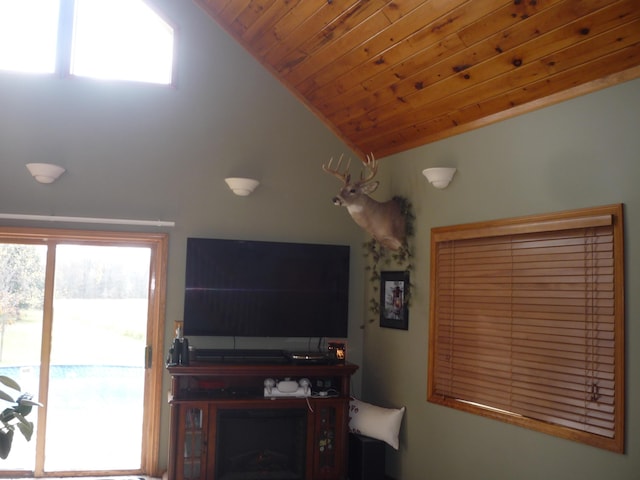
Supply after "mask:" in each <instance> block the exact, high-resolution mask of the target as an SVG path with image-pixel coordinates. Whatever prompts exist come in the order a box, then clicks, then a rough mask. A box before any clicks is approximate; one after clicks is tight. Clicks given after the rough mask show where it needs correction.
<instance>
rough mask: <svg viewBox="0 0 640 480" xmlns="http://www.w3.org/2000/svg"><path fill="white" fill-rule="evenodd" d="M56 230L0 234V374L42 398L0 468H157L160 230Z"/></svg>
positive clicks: (121, 470) (38, 471)
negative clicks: (27, 432) (40, 234)
mask: <svg viewBox="0 0 640 480" xmlns="http://www.w3.org/2000/svg"><path fill="white" fill-rule="evenodd" d="M58 235H59V236H60V238H54V239H51V238H47V239H46V242H45V243H46V244H45V245H37V244H33V243H20V240H21V241H23V242H24V241H26V242H31V241H32V239H31V238H29V237H27V238H24V237H23V238H22V239H21V238H20V237H19V236H14V238H13V239H12V241H11V242H9V241H7V240H8V239H2V237H1V235H0V242H4V243H0V302H2V303H0V305H2V307H0V308H1V310H0V312H1V313H0V327H1V328H2V329H1V330H0V333H1V334H2V338H1V339H2V344H1V346H2V351H1V353H2V357H1V358H0V374H2V375H7V376H9V377H12V378H14V379H15V380H16V381H18V383H19V384H20V386H21V387H22V390H23V391H25V390H27V391H30V392H32V393H34V397H36V398H37V399H38V400H39V401H40V402H42V403H43V404H44V407H42V408H39V409H37V411H35V410H34V411H33V412H32V413H31V414H30V415H29V416H28V420H31V421H35V422H36V431H35V434H34V438H33V439H32V441H31V442H26V441H25V440H24V439H23V438H22V436H21V435H19V434H16V435H15V436H14V442H13V446H12V449H11V452H10V454H9V457H8V458H7V460H5V461H3V462H2V463H0V468H1V469H2V470H0V476H1V475H2V474H3V473H4V472H5V471H15V472H21V473H24V472H25V471H26V472H31V471H32V472H33V473H34V475H36V476H44V475H50V474H52V473H55V474H64V473H69V474H73V475H76V474H79V473H91V474H97V473H99V474H107V473H147V474H152V473H156V472H154V469H155V465H154V464H153V463H154V461H153V460H154V459H155V460H156V462H155V463H157V453H155V450H157V442H156V441H154V439H153V438H148V436H149V435H148V434H149V432H151V433H153V432H155V433H156V436H157V432H158V429H159V427H158V422H159V419H158V418H157V417H158V416H159V406H158V405H159V403H158V402H159V398H160V395H159V394H160V390H159V384H160V382H161V380H160V375H161V364H162V360H161V358H160V352H161V350H162V345H161V342H162V335H158V334H157V332H158V330H163V328H162V324H163V322H162V321H161V320H162V315H161V312H160V308H159V307H160V305H161V303H162V302H161V300H160V297H163V296H164V295H163V293H162V295H160V297H159V293H160V292H159V291H158V285H159V284H158V280H159V279H161V281H162V284H164V279H163V278H160V277H162V276H163V271H164V264H165V261H164V259H163V257H164V256H165V255H166V246H165V245H166V239H165V237H163V236H161V237H158V238H156V237H153V236H152V237H151V238H150V239H147V240H145V239H144V238H140V237H135V236H134V237H132V236H130V234H122V237H120V236H119V235H117V234H102V235H97V236H96V237H95V238H85V237H84V236H81V237H80V238H77V237H76V238H74V237H73V234H71V235H70V234H68V233H65V234H62V233H61V231H58ZM91 236H92V235H89V237H91ZM158 240H159V241H160V242H159V243H158ZM11 278H12V279H14V280H13V282H11V281H9V279H11ZM154 344H155V346H156V348H155V350H156V351H157V352H158V358H157V361H156V362H155V363H156V365H155V366H153V365H152V364H150V360H151V358H152V356H151V355H150V349H151V348H152V347H153V346H154ZM154 371H155V374H154ZM158 372H160V373H159V374H158ZM149 407H151V408H149ZM16 433H17V432H16ZM154 449H155V450H154Z"/></svg>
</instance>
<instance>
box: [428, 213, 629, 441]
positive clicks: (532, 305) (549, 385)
mask: <svg viewBox="0 0 640 480" xmlns="http://www.w3.org/2000/svg"><path fill="white" fill-rule="evenodd" d="M580 232H583V234H584V236H585V237H583V240H582V241H583V243H584V245H582V244H580V243H579V242H580V241H581V238H579V235H580ZM596 235H597V237H596ZM538 237H541V238H543V240H540V239H539V238H538ZM584 238H589V240H586V239H584ZM623 239H624V232H623V205H622V204H615V205H608V206H602V207H593V208H586V209H579V210H571V211H567V212H559V213H551V214H542V215H532V216H525V217H518V218H512V219H504V220H494V221H487V222H480V223H473V224H464V225H457V226H449V227H437V228H433V229H432V230H431V272H430V273H431V276H430V297H431V305H430V312H429V317H430V318H429V360H428V361H429V365H428V379H427V400H428V401H429V402H432V403H436V404H439V405H444V406H448V407H451V408H455V409H458V410H462V411H465V412H469V413H474V414H478V415H482V416H485V417H489V418H493V419H497V420H501V421H504V422H507V423H510V424H514V425H519V426H522V427H526V428H530V429H532V430H536V431H540V432H544V433H547V434H551V435H555V436H558V437H561V438H565V439H569V440H573V441H578V442H582V443H585V444H588V445H592V446H595V447H599V448H603V449H606V450H610V451H614V452H618V453H623V452H624V395H625V390H624V357H625V353H624V342H625V340H624V324H625V312H624V306H625V304H624V245H623ZM550 241H552V242H556V241H560V242H563V243H569V242H571V243H572V244H573V246H571V247H567V248H570V249H571V250H572V252H573V253H572V254H571V255H569V254H567V253H561V251H558V250H557V247H553V248H547V249H546V251H545V253H547V252H548V251H549V250H553V256H550V257H547V259H549V260H551V262H546V261H545V262H544V263H543V262H542V260H543V258H542V256H541V255H540V256H538V253H537V252H539V250H536V251H535V253H533V252H534V250H532V249H530V250H528V252H529V251H530V252H532V253H531V254H529V253H527V255H528V256H527V263H526V265H524V264H523V263H520V262H523V261H522V260H519V259H518V258H517V255H518V254H519V252H518V251H517V248H519V246H520V245H524V243H523V242H525V243H526V246H527V247H529V246H531V247H533V246H534V242H535V243H536V245H535V246H538V245H541V244H544V245H545V246H549V245H550ZM456 242H458V243H456ZM527 242H528V243H527ZM592 242H603V244H604V245H605V246H604V248H603V249H606V250H607V251H606V252H605V253H601V252H600V246H599V245H597V246H596V247H595V249H598V253H597V254H594V253H593V251H594V247H593V243H592ZM484 243H491V244H492V246H490V247H489V248H490V249H492V252H493V253H491V254H489V253H487V252H488V251H487V250H486V247H485V246H484V245H483V246H479V245H480V244H484ZM497 243H501V244H504V245H506V246H504V247H500V248H504V250H505V251H508V253H504V254H503V253H496V250H494V249H495V248H498V247H494V246H493V244H497ZM587 245H591V246H587ZM580 248H582V249H583V251H584V252H585V253H584V254H581V253H580V252H578V251H577V250H578V249H580ZM455 249H457V250H455ZM461 249H462V250H461ZM589 249H590V250H589ZM451 252H454V253H451ZM455 252H458V257H455V255H456V253H455ZM463 252H464V255H470V256H471V257H473V258H472V259H462V255H463ZM450 253H451V254H450ZM494 255H505V257H504V258H505V259H504V260H501V259H496V257H494ZM581 255H583V258H581ZM602 257H605V258H604V259H603V258H602ZM521 258H522V257H521ZM573 258H575V259H576V261H575V262H574V261H573ZM529 260H533V261H532V262H529ZM570 260H571V261H570ZM477 262H482V265H480V266H478V263H477ZM554 262H555V263H554ZM480 269H483V270H482V271H480ZM534 269H536V270H535V271H534ZM523 272H524V273H523ZM523 275H525V276H526V277H525V279H523V277H522V276H523ZM533 275H536V277H534V276H533ZM461 280H462V281H461ZM472 282H473V283H472ZM523 284H525V286H522V285H523ZM596 288H598V290H596ZM571 289H574V291H573V293H572V292H571V291H570V290H571ZM579 289H583V290H579ZM600 289H607V290H606V291H605V290H600ZM496 290H499V292H498V293H495V292H496ZM576 292H577V293H576ZM603 292H604V293H603ZM494 296H495V297H496V298H497V299H494ZM528 296H535V298H534V299H533V300H531V299H530V298H529V297H528ZM498 297H499V298H498ZM523 297H527V298H523ZM575 297H579V298H577V299H576V298H575ZM605 297H606V298H605ZM541 302H542V303H544V304H541ZM523 305H524V306H523ZM498 310H499V311H498ZM567 332H570V333H567ZM556 342H560V343H556ZM573 342H575V343H576V345H577V346H576V347H575V348H576V350H577V351H576V352H575V353H568V352H569V348H565V345H570V344H571V343H573ZM525 349H526V352H525ZM552 349H553V350H555V351H554V352H550V351H551V350H552ZM523 352H525V353H523ZM603 352H604V353H603ZM463 357H467V358H466V360H464V359H463ZM603 372H604V373H603ZM594 378H595V380H594ZM580 382H581V383H580Z"/></svg>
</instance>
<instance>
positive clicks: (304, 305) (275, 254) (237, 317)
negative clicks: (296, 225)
mask: <svg viewBox="0 0 640 480" xmlns="http://www.w3.org/2000/svg"><path fill="white" fill-rule="evenodd" d="M348 303H349V247H348V246H345V245H318V244H306V243H284V242H262V241H248V240H224V239H205V238H188V239H187V266H186V288H185V302H184V319H183V320H184V334H185V335H187V336H189V335H191V336H194V335H195V336H243V337H338V338H345V337H346V336H347V328H348Z"/></svg>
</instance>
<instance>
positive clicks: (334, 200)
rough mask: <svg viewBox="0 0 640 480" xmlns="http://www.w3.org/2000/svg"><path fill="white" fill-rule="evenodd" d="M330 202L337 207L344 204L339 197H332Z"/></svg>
mask: <svg viewBox="0 0 640 480" xmlns="http://www.w3.org/2000/svg"><path fill="white" fill-rule="evenodd" d="M331 201H332V202H333V204H334V205H338V206H342V205H343V204H344V202H343V201H342V199H341V198H340V197H333V198H332V199H331Z"/></svg>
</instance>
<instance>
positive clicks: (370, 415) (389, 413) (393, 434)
mask: <svg viewBox="0 0 640 480" xmlns="http://www.w3.org/2000/svg"><path fill="white" fill-rule="evenodd" d="M404 409H405V407H402V408H382V407H377V406H375V405H371V404H370V403H366V402H363V401H361V400H356V399H355V398H352V399H351V401H350V402H349V431H350V432H351V433H357V434H359V435H364V436H366V437H371V438H375V439H376V440H382V441H383V442H386V443H388V444H389V445H390V446H392V447H393V448H395V449H396V450H397V449H398V433H399V432H400V423H401V422H402V416H403V415H404Z"/></svg>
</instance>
